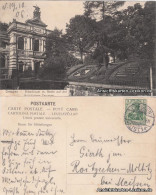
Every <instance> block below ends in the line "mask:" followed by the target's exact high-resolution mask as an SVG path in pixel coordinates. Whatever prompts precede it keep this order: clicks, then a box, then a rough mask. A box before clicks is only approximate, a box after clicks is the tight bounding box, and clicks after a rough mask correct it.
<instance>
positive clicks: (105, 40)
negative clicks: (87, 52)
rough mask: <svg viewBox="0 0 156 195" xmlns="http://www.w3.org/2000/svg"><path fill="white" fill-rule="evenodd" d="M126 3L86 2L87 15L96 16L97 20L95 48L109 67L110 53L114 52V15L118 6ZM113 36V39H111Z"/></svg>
mask: <svg viewBox="0 0 156 195" xmlns="http://www.w3.org/2000/svg"><path fill="white" fill-rule="evenodd" d="M123 4H124V2H123V1H118V2H104V1H88V2H85V3H84V8H85V13H84V14H85V15H86V16H87V17H89V18H95V19H96V20H97V21H98V22H97V31H96V33H95V36H96V37H97V39H96V45H97V48H96V50H95V56H96V53H98V54H99V55H98V57H100V59H102V60H101V62H102V63H103V64H104V65H105V66H106V68H107V67H108V61H109V60H108V53H110V52H112V53H113V51H112V48H110V41H111V39H112V37H113V36H114V32H113V31H112V30H111V29H112V24H113V23H114V19H113V15H114V14H115V12H116V11H117V8H118V7H120V6H122V5H123ZM110 38H111V39H110Z"/></svg>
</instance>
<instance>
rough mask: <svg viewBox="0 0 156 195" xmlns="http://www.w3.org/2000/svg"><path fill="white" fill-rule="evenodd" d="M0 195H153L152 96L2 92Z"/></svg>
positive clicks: (155, 134)
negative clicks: (42, 95) (16, 94)
mask: <svg viewBox="0 0 156 195" xmlns="http://www.w3.org/2000/svg"><path fill="white" fill-rule="evenodd" d="M0 111H1V115H0V124H1V129H0V134H1V136H0V186H1V187H0V195H43V194H44V195H86V194H89V195H95V194H114V193H115V192H116V193H117V194H123V195H125V194H133V195H138V194H139V195H155V194H156V168H155V167H156V155H155V154H156V153H155V152H156V125H155V114H156V101H155V99H154V98H143V97H142V98H134V99H133V98H130V97H128V98H123V97H116V98H107V97H96V98H95V97H86V98H84V97H79V98H78V97H75V98H72V97H65V98H62V97H60V98H59V97H54V98H38V97H36V98H34V97H31V98H30V97H25V98H23V97H7V98H6V97H1V98H0Z"/></svg>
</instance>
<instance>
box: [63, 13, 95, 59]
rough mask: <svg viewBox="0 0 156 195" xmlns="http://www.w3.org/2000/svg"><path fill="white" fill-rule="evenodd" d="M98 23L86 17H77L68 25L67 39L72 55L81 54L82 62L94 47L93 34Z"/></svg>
mask: <svg viewBox="0 0 156 195" xmlns="http://www.w3.org/2000/svg"><path fill="white" fill-rule="evenodd" d="M95 26H96V22H95V20H92V19H90V18H88V17H86V16H84V15H77V16H75V17H74V18H71V19H70V22H69V24H67V25H66V27H67V28H66V39H67V41H68V47H69V50H70V52H71V53H74V54H76V53H77V52H78V53H79V54H80V58H81V61H82V62H83V56H84V54H85V53H89V52H90V49H91V47H92V46H93V44H94V42H93V39H92V38H93V34H94V31H95Z"/></svg>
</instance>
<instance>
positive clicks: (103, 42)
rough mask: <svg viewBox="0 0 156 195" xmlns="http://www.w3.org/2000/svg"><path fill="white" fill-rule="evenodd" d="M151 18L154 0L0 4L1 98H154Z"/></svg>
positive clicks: (155, 12)
mask: <svg viewBox="0 0 156 195" xmlns="http://www.w3.org/2000/svg"><path fill="white" fill-rule="evenodd" d="M155 18H156V2H155V1H10V0H9V1H0V89H1V90H0V95H2V96H12V95H14V96H29V95H30V94H29V92H28V93H27V90H32V91H31V96H40V97H41V96H44V97H45V96H47V97H49V96H153V95H154V96H155V95H156V68H155V67H156V60H155V48H156V47H155V34H156V31H155V29H156V28H155ZM37 90H44V91H45V93H44V95H43V94H42V93H40V94H38V92H37ZM55 90H59V91H62V92H63V94H61V93H59V94H58V93H55V92H54V91H55Z"/></svg>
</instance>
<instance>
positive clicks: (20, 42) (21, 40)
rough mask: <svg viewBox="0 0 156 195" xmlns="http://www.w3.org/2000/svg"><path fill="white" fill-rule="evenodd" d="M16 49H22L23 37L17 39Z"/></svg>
mask: <svg viewBox="0 0 156 195" xmlns="http://www.w3.org/2000/svg"><path fill="white" fill-rule="evenodd" d="M18 49H24V38H23V37H19V38H18Z"/></svg>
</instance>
